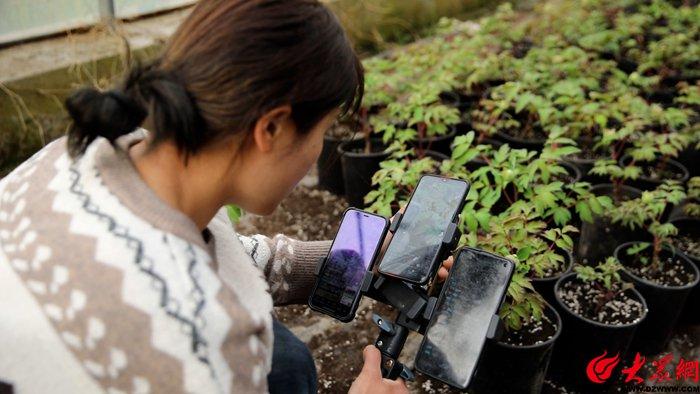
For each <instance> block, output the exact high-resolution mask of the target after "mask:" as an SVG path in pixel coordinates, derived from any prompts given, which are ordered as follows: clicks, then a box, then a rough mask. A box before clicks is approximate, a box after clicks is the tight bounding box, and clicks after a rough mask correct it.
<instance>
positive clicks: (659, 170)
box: [642, 164, 683, 181]
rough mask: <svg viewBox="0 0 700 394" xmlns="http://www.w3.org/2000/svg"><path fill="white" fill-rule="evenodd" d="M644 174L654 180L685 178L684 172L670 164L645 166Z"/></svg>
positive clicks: (646, 177) (643, 168) (643, 176)
mask: <svg viewBox="0 0 700 394" xmlns="http://www.w3.org/2000/svg"><path fill="white" fill-rule="evenodd" d="M642 174H643V175H642V178H645V179H650V180H652V181H663V180H666V179H671V180H673V179H675V180H680V179H682V178H683V174H682V173H680V172H678V171H676V168H675V167H671V166H668V165H667V166H661V164H658V165H656V166H643V167H642Z"/></svg>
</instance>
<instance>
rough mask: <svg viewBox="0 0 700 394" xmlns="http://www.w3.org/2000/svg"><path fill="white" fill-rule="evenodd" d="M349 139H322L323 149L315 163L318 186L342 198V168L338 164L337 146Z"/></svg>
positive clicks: (327, 137)
mask: <svg viewBox="0 0 700 394" xmlns="http://www.w3.org/2000/svg"><path fill="white" fill-rule="evenodd" d="M350 140H351V139H347V138H345V139H340V138H335V137H331V136H328V135H327V136H324V137H323V149H322V150H321V155H320V156H319V157H318V161H317V162H316V170H317V172H318V186H319V187H320V188H322V189H326V190H328V191H330V192H331V193H333V194H336V195H339V196H342V195H343V194H344V193H345V184H344V182H343V166H342V164H341V162H340V153H339V152H338V146H339V145H340V144H342V143H343V142H347V141H350Z"/></svg>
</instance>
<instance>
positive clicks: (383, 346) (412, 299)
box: [315, 212, 503, 380]
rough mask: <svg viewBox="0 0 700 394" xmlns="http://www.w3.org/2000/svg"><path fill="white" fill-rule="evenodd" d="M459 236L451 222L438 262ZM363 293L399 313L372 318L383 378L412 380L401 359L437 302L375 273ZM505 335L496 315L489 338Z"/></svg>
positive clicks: (399, 215) (364, 283) (422, 331)
mask: <svg viewBox="0 0 700 394" xmlns="http://www.w3.org/2000/svg"><path fill="white" fill-rule="evenodd" d="M402 218H403V214H402V213H401V212H398V213H397V214H396V215H394V218H393V220H392V222H391V225H390V226H389V232H391V233H392V234H393V233H395V232H396V230H398V228H399V225H400V223H401V219H402ZM460 236H461V232H460V230H459V227H458V226H457V223H456V221H453V222H451V223H450V224H449V225H448V226H447V229H446V230H445V233H444V236H443V239H442V243H441V245H440V249H439V250H438V261H443V260H444V259H445V258H446V257H447V256H448V255H449V254H450V253H451V252H452V250H453V249H454V248H455V246H456V245H457V242H458V241H459V238H460ZM325 260H326V258H325V257H322V258H321V259H319V261H318V264H317V265H316V270H315V274H316V276H319V275H320V272H321V269H322V267H323V265H324V263H325ZM360 292H361V294H362V296H365V297H369V298H371V299H373V300H376V301H378V302H380V303H382V304H386V305H390V306H393V307H394V308H396V309H397V310H398V314H397V315H396V317H395V319H394V320H393V321H391V320H390V319H386V318H384V317H382V316H379V315H377V314H373V315H372V321H373V322H374V324H375V325H376V326H377V327H378V328H379V335H378V336H377V340H376V341H375V342H374V345H375V346H376V347H377V348H378V349H379V351H380V352H381V354H382V362H381V370H382V376H383V377H384V378H387V379H392V380H395V379H397V378H399V377H400V378H402V379H404V380H413V379H414V374H413V372H412V371H411V369H410V368H408V367H407V366H406V365H404V364H403V363H401V362H400V361H399V360H398V359H399V356H400V354H401V351H402V350H403V346H404V344H405V343H406V338H408V334H409V332H410V331H415V332H417V333H419V334H421V335H424V334H425V332H426V330H427V328H428V324H429V323H430V320H431V319H432V317H433V314H434V312H435V308H436V306H437V301H438V298H437V297H433V296H429V295H428V292H427V289H426V287H425V286H418V285H413V284H409V283H407V282H404V281H401V280H400V279H396V278H392V277H388V276H384V275H382V274H379V273H377V272H373V271H367V272H366V273H365V276H364V278H363V280H362V285H361V287H360ZM502 331H503V324H502V321H501V319H500V318H499V316H498V315H493V316H492V317H491V322H490V324H489V328H488V332H487V335H486V336H487V338H499V337H500V335H501V333H502Z"/></svg>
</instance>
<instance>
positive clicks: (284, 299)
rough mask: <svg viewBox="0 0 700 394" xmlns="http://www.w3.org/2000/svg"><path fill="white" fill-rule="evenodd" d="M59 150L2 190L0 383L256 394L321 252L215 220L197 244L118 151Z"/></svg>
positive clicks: (48, 388)
mask: <svg viewBox="0 0 700 394" xmlns="http://www.w3.org/2000/svg"><path fill="white" fill-rule="evenodd" d="M139 138H143V136H142V134H141V135H140V136H139V134H136V136H132V137H130V139H129V138H125V139H124V141H131V142H124V143H133V141H137V140H138V139H139ZM65 145H66V141H65V138H61V139H59V140H57V141H54V142H53V143H51V144H50V145H48V146H47V147H45V148H44V149H42V150H41V151H40V152H39V153H37V154H36V155H35V156H33V157H32V158H31V159H29V160H28V161H27V162H25V163H23V164H22V165H21V166H20V167H18V168H17V169H16V170H15V171H14V172H13V173H11V174H10V175H8V176H7V177H6V178H4V179H2V180H1V181H0V311H1V312H0V322H2V323H0V349H2V350H1V351H2V354H3V356H2V357H0V381H3V382H6V383H9V384H11V385H13V386H14V387H15V389H16V391H21V392H94V391H104V392H110V393H121V392H123V393H126V392H138V393H148V392H165V393H176V392H203V393H215V392H220V393H228V392H266V391H267V387H266V384H267V379H266V377H267V374H268V373H269V369H270V364H271V353H272V352H271V349H272V345H273V343H272V328H271V311H272V305H273V300H274V301H275V303H276V304H283V303H291V302H305V300H306V297H308V291H309V288H310V284H312V283H313V269H314V266H315V264H316V261H317V260H318V258H319V257H321V256H322V255H324V254H325V253H326V252H327V250H328V246H329V243H328V242H316V243H313V242H310V243H307V242H299V241H295V240H292V239H290V238H287V237H285V236H282V235H278V236H276V237H274V238H273V239H269V238H266V237H264V236H253V237H242V236H238V235H237V234H236V233H235V231H234V228H233V226H232V224H231V223H230V221H229V220H228V217H227V215H226V212H225V210H223V209H222V210H221V211H220V212H219V213H218V214H217V215H216V217H215V219H214V220H213V221H212V223H211V225H210V226H208V228H207V229H208V230H209V232H210V234H211V237H210V240H209V242H208V243H207V242H205V241H204V239H203V238H202V236H201V233H199V231H198V230H197V229H196V228H194V226H193V223H187V221H186V219H183V216H184V215H180V214H179V213H177V212H174V209H172V208H169V207H167V206H165V204H164V203H162V202H161V201H159V200H158V199H157V198H155V197H154V195H152V194H150V193H149V192H148V190H146V189H144V185H145V184H143V183H139V182H140V178H139V177H138V173H137V172H136V171H135V169H134V168H133V165H132V164H131V163H129V161H128V156H126V155H124V154H123V152H121V151H120V149H121V148H119V147H116V148H115V147H112V146H111V145H110V144H109V143H108V142H107V141H106V140H105V139H102V138H100V139H98V140H96V141H94V142H93V143H92V144H91V145H90V146H89V147H88V149H87V151H86V153H85V154H84V155H83V156H82V157H80V158H79V159H77V160H75V161H74V160H72V159H70V158H69V156H68V154H67V152H66V146H65ZM254 245H257V246H256V247H254V248H253V247H252V246H254Z"/></svg>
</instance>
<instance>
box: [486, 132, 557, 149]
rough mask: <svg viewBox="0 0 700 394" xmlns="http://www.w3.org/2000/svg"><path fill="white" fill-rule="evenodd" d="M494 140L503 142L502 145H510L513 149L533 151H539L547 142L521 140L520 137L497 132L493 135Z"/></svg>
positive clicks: (543, 140) (541, 140) (544, 139)
mask: <svg viewBox="0 0 700 394" xmlns="http://www.w3.org/2000/svg"><path fill="white" fill-rule="evenodd" d="M494 136H495V138H497V139H499V140H501V141H503V142H504V143H506V144H508V145H510V147H511V148H513V149H527V150H534V151H537V152H539V151H541V150H542V148H543V147H544V144H545V143H546V142H547V139H546V138H542V139H523V138H520V137H514V136H512V135H509V134H506V133H504V132H502V131H497V132H496V134H494Z"/></svg>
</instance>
